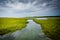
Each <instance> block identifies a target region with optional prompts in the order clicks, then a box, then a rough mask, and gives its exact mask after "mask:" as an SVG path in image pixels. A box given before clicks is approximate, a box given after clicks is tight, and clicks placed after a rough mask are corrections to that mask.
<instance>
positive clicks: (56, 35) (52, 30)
mask: <svg viewBox="0 0 60 40" xmlns="http://www.w3.org/2000/svg"><path fill="white" fill-rule="evenodd" d="M34 21H35V22H36V23H38V24H40V25H41V26H42V30H43V32H44V33H45V34H46V35H47V36H48V37H49V38H51V39H53V40H60V18H48V19H47V20H39V19H34Z"/></svg>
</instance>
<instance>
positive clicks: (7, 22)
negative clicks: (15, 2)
mask: <svg viewBox="0 0 60 40" xmlns="http://www.w3.org/2000/svg"><path fill="white" fill-rule="evenodd" d="M26 24H27V19H25V18H0V35H4V34H7V33H9V32H14V31H16V30H21V29H22V28H24V27H26Z"/></svg>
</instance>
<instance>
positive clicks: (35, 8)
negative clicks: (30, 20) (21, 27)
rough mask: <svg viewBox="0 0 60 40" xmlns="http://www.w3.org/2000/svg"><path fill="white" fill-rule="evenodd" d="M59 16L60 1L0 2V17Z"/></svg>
mask: <svg viewBox="0 0 60 40" xmlns="http://www.w3.org/2000/svg"><path fill="white" fill-rule="evenodd" d="M26 16H60V0H0V17H26Z"/></svg>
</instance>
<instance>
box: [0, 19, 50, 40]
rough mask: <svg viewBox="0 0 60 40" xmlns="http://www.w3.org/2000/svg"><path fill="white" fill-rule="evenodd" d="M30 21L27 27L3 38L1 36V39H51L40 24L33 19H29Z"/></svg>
mask: <svg viewBox="0 0 60 40" xmlns="http://www.w3.org/2000/svg"><path fill="white" fill-rule="evenodd" d="M28 22H29V23H28V24H27V27H26V28H24V29H22V30H19V31H17V32H14V33H12V34H11V35H6V36H4V37H3V38H1V37H0V40H50V39H49V38H48V37H46V36H45V35H44V33H43V32H42V29H41V26H40V25H39V24H36V23H35V22H34V21H33V20H28Z"/></svg>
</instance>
